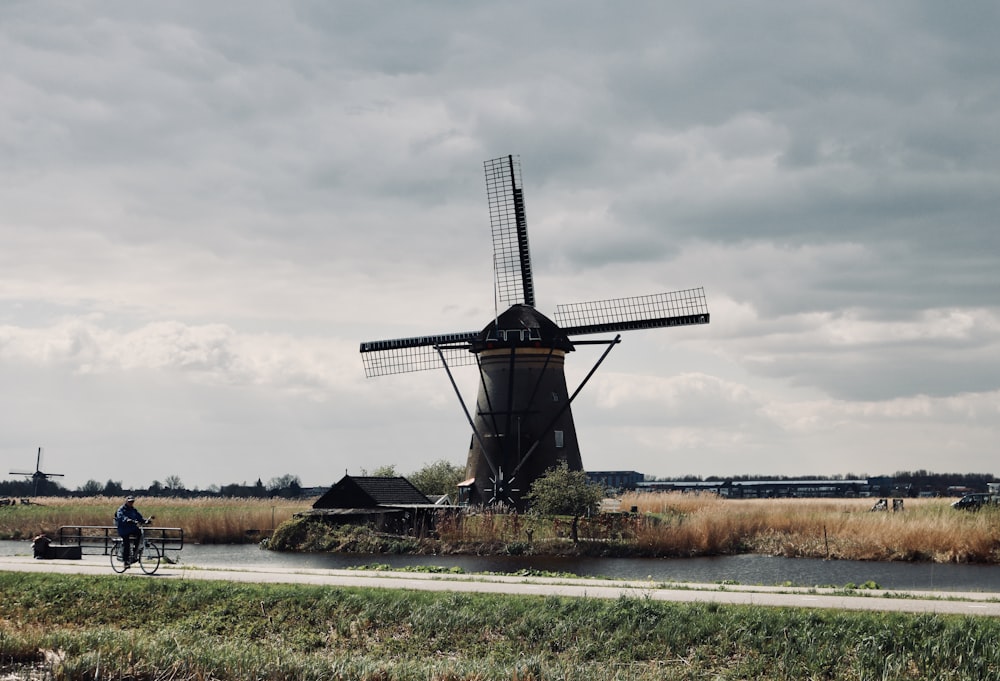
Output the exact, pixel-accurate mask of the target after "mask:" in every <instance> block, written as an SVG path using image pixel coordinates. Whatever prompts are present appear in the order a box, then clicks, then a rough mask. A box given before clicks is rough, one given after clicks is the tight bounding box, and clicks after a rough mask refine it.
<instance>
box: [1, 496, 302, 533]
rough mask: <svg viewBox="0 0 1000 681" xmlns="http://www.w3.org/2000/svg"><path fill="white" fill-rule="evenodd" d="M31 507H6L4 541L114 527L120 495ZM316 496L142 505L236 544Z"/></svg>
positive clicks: (45, 501) (46, 500)
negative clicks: (68, 529) (78, 528)
mask: <svg viewBox="0 0 1000 681" xmlns="http://www.w3.org/2000/svg"><path fill="white" fill-rule="evenodd" d="M34 501H35V502H36V503H33V504H30V505H17V506H4V507H0V539H25V538H30V537H33V536H35V535H37V534H39V533H40V532H45V533H46V534H48V535H49V536H54V534H55V533H57V532H58V531H59V528H60V527H62V526H66V525H96V526H106V525H113V524H114V522H113V517H114V513H115V510H116V509H117V508H118V507H119V506H120V505H121V503H122V500H121V499H120V498H119V497H115V498H107V497H86V498H80V499H74V498H63V497H41V498H38V499H35V500H34ZM313 501H314V500H313V499H292V500H288V499H228V498H227V499H220V498H214V497H201V498H196V499H181V498H176V497H146V498H144V497H139V498H138V499H137V500H136V508H137V509H139V511H140V512H141V513H142V514H143V515H144V516H150V515H154V516H156V520H155V521H154V523H153V524H154V525H156V526H158V527H180V528H183V530H184V538H185V541H190V542H197V543H206V544H209V543H217V544H233V543H241V542H247V541H258V540H260V538H261V537H262V536H266V535H267V534H269V533H270V531H271V530H273V529H274V528H275V527H277V526H278V525H280V524H281V523H283V522H285V521H286V520H288V519H289V518H291V517H292V515H293V514H295V513H298V512H299V511H304V510H306V509H308V508H310V507H311V506H312V502H313Z"/></svg>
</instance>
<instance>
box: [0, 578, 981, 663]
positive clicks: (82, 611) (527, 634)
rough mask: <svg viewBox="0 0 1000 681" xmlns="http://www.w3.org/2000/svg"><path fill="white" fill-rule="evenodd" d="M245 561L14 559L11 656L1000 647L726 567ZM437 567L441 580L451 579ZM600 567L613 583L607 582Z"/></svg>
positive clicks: (480, 656) (360, 658)
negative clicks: (357, 572) (406, 583)
mask: <svg viewBox="0 0 1000 681" xmlns="http://www.w3.org/2000/svg"><path fill="white" fill-rule="evenodd" d="M67 562H68V561H67ZM32 567H45V566H39V565H37V562H36V563H35V564H34V565H32ZM73 567H76V566H73ZM173 570H175V571H178V572H180V571H179V570H178V569H177V568H173ZM168 572H170V570H168ZM234 574H235V575H238V578H239V579H240V580H242V581H238V582H237V581H229V580H228V579H227V578H223V579H225V580H226V581H220V582H205V581H201V580H197V579H192V578H189V577H188V576H185V575H184V574H178V575H176V576H171V575H166V576H164V577H162V578H146V577H141V576H140V577H132V576H92V577H87V576H78V575H66V574H62V575H45V574H19V573H10V572H0V602H3V603H4V604H5V617H4V619H2V620H0V665H7V666H11V665H19V667H18V668H19V669H21V670H23V669H24V668H25V665H39V668H40V670H41V671H47V672H49V673H51V674H52V675H53V676H55V677H56V678H66V679H85V678H86V679H89V678H131V679H154V678H173V679H200V678H214V679H219V680H224V679H243V678H268V679H276V680H277V679H361V680H375V679H378V680H381V681H395V680H397V679H400V680H409V679H422V680H423V679H438V680H450V681H465V680H467V679H468V680H470V681H471V680H473V679H474V680H476V681H491V680H494V679H495V680H497V681H499V680H501V679H503V680H509V679H519V680H521V681H525V680H527V679H535V680H540V679H551V678H560V679H590V678H602V679H631V680H634V681H646V680H650V681H651V680H652V679H681V678H684V679H690V678H740V679H800V678H831V679H862V678H882V679H923V678H936V679H967V678H990V670H996V669H997V668H998V665H1000V651H998V649H997V648H996V647H995V646H993V645H992V643H993V641H995V640H996V637H997V636H998V635H1000V618H997V617H962V616H955V615H942V614H919V615H913V614H900V613H886V612H844V611H837V610H821V609H819V610H818V609H815V607H816V605H811V606H810V607H808V608H806V609H799V608H789V607H779V608H761V607H749V606H740V605H731V604H727V603H725V602H724V601H723V600H721V599H725V598H732V597H734V596H736V595H737V594H735V593H732V592H729V591H727V589H726V588H725V587H721V586H718V585H716V586H715V587H713V590H712V591H710V592H700V591H684V592H679V593H682V594H689V595H692V596H693V597H694V598H697V597H702V596H710V597H712V598H717V599H720V600H715V601H713V602H696V603H670V602H661V601H659V600H657V596H656V595H655V594H657V593H659V591H658V587H657V586H656V585H649V586H648V588H647V589H646V590H645V591H643V590H642V589H636V590H635V591H633V592H632V594H633V595H632V596H621V595H619V596H612V597H610V598H593V597H588V598H570V597H567V596H563V595H555V594H557V593H559V591H558V590H559V589H561V588H566V587H564V586H563V585H564V584H565V582H566V580H549V581H548V582H546V581H544V580H542V581H539V582H538V583H537V584H536V583H534V582H533V583H532V585H529V586H531V588H533V589H535V592H536V593H538V594H539V595H536V596H523V595H517V594H515V593H503V594H481V593H455V592H451V593H437V592H430V591H410V590H404V591H399V590H393V589H389V588H376V587H375V586H366V587H343V586H340V587H338V588H330V587H329V586H321V585H303V584H253V583H247V582H248V581H252V580H253V579H255V577H254V576H253V575H249V574H247V573H234ZM294 576H295V578H296V579H303V578H306V577H309V575H303V574H301V573H300V572H296V573H295V575H294ZM288 577H289V578H291V577H292V575H291V574H289V575H288ZM423 577H424V579H425V581H424V583H425V585H427V586H438V584H435V582H436V581H437V580H440V579H441V578H440V577H436V576H431V575H423ZM269 579H270V578H269ZM374 579H375V582H374V583H375V584H382V585H386V586H388V583H389V581H390V580H388V579H385V578H382V581H381V582H379V581H378V578H374ZM519 581H526V580H519ZM575 581H579V580H575ZM586 581H587V582H588V583H587V584H585V585H584V586H583V588H584V591H586V592H587V595H588V596H594V595H597V594H596V592H597V591H598V589H599V588H600V586H601V585H600V584H598V583H596V582H591V581H590V580H586ZM462 584H464V585H465V586H466V587H468V586H471V585H470V584H469V583H468V582H463V583H462ZM457 585H459V584H456V586H457ZM508 586H510V584H508ZM445 588H450V587H448V586H447V585H446V586H445ZM734 591H735V589H734ZM778 595H779V596H780V595H781V594H780V593H779V594H778ZM841 595H844V594H841ZM757 597H758V598H763V595H758V596H757ZM795 597H797V598H807V599H812V602H813V603H815V604H818V603H822V602H823V600H824V599H827V598H829V599H833V598H836V597H838V596H836V595H824V594H822V593H811V594H810V593H807V592H804V591H803V592H802V593H801V594H800V595H798V596H795ZM694 598H692V600H694ZM855 600H859V601H862V602H867V603H870V604H873V605H876V606H878V607H885V606H888V605H891V606H904V607H905V606H909V605H912V603H913V602H912V601H909V600H907V599H889V600H886V599H883V598H864V599H857V598H856V599H855ZM939 604H940V607H941V608H942V609H944V608H947V607H953V605H954V601H951V600H948V601H940V602H939ZM982 605H983V606H984V607H993V605H991V604H989V603H985V602H984V603H983V604H982ZM927 641H933V642H934V645H933V646H928V645H927Z"/></svg>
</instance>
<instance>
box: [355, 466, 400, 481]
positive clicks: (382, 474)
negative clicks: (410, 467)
mask: <svg viewBox="0 0 1000 681" xmlns="http://www.w3.org/2000/svg"><path fill="white" fill-rule="evenodd" d="M361 475H363V476H369V475H370V476H371V477H373V478H395V477H396V476H398V475H399V473H397V472H396V464H392V463H390V464H388V465H386V466H379V467H378V468H376V469H375V470H373V471H372V472H371V473H369V472H368V471H367V470H365V469H364V468H362V469H361Z"/></svg>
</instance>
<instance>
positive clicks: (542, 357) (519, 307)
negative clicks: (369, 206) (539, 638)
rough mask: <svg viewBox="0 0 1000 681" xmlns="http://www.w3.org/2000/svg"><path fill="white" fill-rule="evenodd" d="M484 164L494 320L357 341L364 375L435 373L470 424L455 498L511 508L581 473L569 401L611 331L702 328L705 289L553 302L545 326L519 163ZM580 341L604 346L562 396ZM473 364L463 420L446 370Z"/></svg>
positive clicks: (705, 319)
mask: <svg viewBox="0 0 1000 681" xmlns="http://www.w3.org/2000/svg"><path fill="white" fill-rule="evenodd" d="M483 165H484V168H485V171H486V197H487V202H488V204H489V213H490V225H491V228H492V232H493V268H494V285H495V302H496V307H497V312H496V313H495V317H494V319H493V320H492V321H490V322H489V323H488V324H487V325H486V326H485V327H484V328H483V329H482V330H479V331H464V332H459V333H448V334H439V335H433V336H420V337H414V338H397V339H393V340H381V341H370V342H365V343H362V344H361V355H362V359H363V363H364V367H365V375H366V376H368V377H369V378H371V377H375V376H385V375H390V374H399V373H406V372H410V371H421V370H425V369H438V368H444V369H445V370H446V371H447V373H448V378H449V379H450V381H451V384H452V387H453V388H454V390H455V393H456V394H457V395H458V399H459V402H460V403H461V404H462V409H463V411H464V412H465V417H466V419H467V420H468V422H469V425H470V426H471V427H472V440H471V443H470V446H469V452H468V458H467V463H466V477H467V478H468V480H466V481H465V482H464V483H462V485H461V490H460V491H461V492H462V493H463V494H464V499H463V500H464V501H467V502H469V503H472V504H501V505H505V506H510V507H513V508H518V509H520V508H523V507H524V505H525V504H524V500H523V497H524V495H525V494H526V493H527V492H528V490H529V489H530V486H531V483H532V482H533V481H534V480H535V479H537V478H538V477H540V476H541V475H543V474H544V473H545V472H546V471H547V470H548V469H550V468H551V467H553V466H555V465H557V464H559V463H561V462H565V463H566V465H567V466H568V467H569V468H570V470H582V469H583V462H582V459H581V456H580V447H579V443H578V442H577V438H576V428H575V426H574V423H573V416H572V412H571V410H570V405H571V403H572V402H573V400H574V399H575V398H576V396H577V395H578V394H579V393H580V390H582V389H583V387H584V385H585V384H586V383H587V381H589V380H590V377H591V376H593V374H594V372H595V371H596V370H597V368H598V367H599V366H600V364H601V363H602V362H603V361H604V359H605V358H606V357H607V356H608V353H610V352H611V350H612V348H613V347H614V346H615V345H617V344H618V343H619V342H620V340H621V335H620V334H618V333H617V332H619V331H629V330H637V329H652V328H660V327H673V326H688V325H692V324H707V323H708V322H709V313H708V305H707V303H706V301H705V292H704V289H702V288H695V289H687V290H683V291H675V292H672V293H660V294H655V295H647V296H639V297H634V298H615V299H610V300H601V301H592V302H587V303H576V304H571V305H559V306H557V307H556V312H555V318H556V321H552V320H550V319H549V318H548V317H546V316H545V315H543V314H541V313H540V312H539V311H538V310H536V309H535V289H534V281H533V279H532V274H531V257H530V255H529V251H528V229H527V221H526V219H525V210H524V194H523V191H522V185H521V163H520V159H519V158H518V157H516V156H504V157H501V158H497V159H493V160H489V161H486V162H485V163H484V164H483ZM501 306H503V307H506V309H505V310H504V311H503V312H500V311H499V310H500V308H501ZM610 333H616V335H615V337H614V338H613V339H610V340H579V339H576V338H575V337H576V336H585V335H588V334H610ZM571 337H573V338H572V339H571ZM585 344H599V345H607V348H606V349H605V350H604V352H603V354H601V356H600V358H599V359H598V360H597V362H596V363H595V364H594V366H593V368H592V369H591V370H590V372H589V373H588V374H587V375H586V377H585V378H584V379H583V381H582V382H581V383H580V385H579V386H578V387H577V388H576V389H575V390H574V391H573V393H572V394H570V393H569V391H568V389H567V385H566V376H565V373H564V360H565V357H566V354H567V353H569V352H573V351H574V350H575V346H578V345H585ZM473 364H475V365H476V366H477V367H478V369H479V376H480V382H479V391H478V396H477V398H476V404H475V409H474V412H473V413H471V414H470V412H469V409H468V407H467V406H466V404H465V401H464V400H463V398H462V395H461V393H460V392H459V390H458V387H457V384H456V383H455V379H454V376H453V374H452V372H451V367H453V366H464V365H473Z"/></svg>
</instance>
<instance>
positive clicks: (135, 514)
mask: <svg viewBox="0 0 1000 681" xmlns="http://www.w3.org/2000/svg"><path fill="white" fill-rule="evenodd" d="M130 521H134V522H135V523H144V522H146V519H145V518H143V517H142V514H141V513H139V511H137V510H136V508H135V506H133V507H132V508H129V507H128V504H122V505H121V506H119V507H118V510H117V511H115V525H117V526H118V535H119V536H121V537H124V536H126V535H129V534H132V533H133V532H135V525H134V524H133V522H130Z"/></svg>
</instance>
